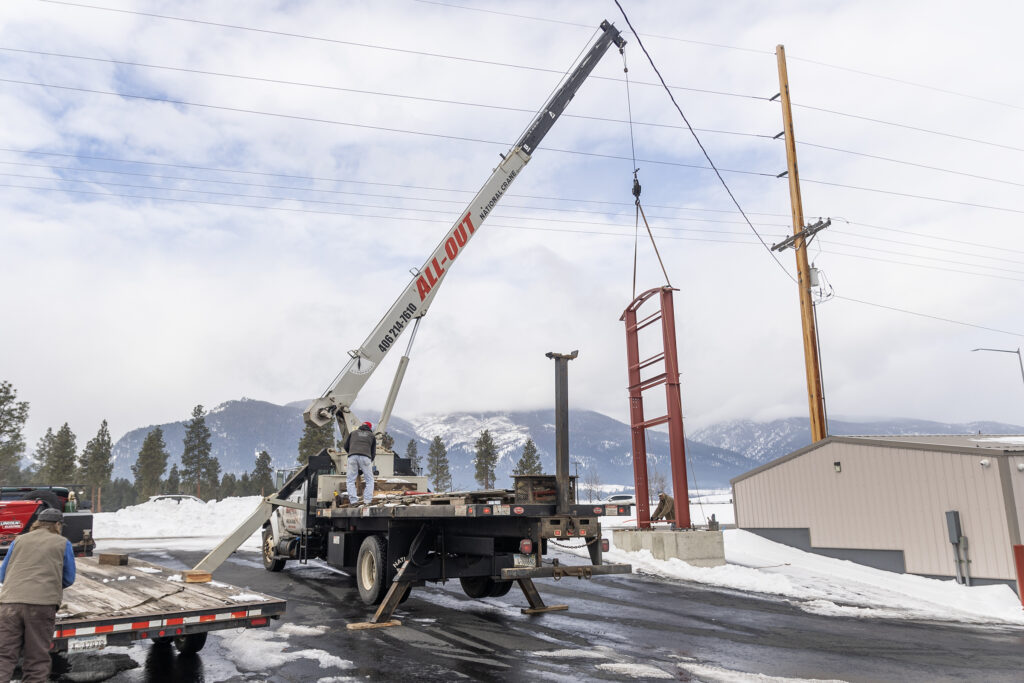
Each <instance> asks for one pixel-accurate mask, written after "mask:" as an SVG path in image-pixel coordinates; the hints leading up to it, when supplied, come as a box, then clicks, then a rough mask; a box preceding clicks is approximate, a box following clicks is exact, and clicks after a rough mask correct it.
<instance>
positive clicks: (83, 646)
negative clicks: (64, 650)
mask: <svg viewBox="0 0 1024 683" xmlns="http://www.w3.org/2000/svg"><path fill="white" fill-rule="evenodd" d="M106 646H107V637H106V636H84V637H82V638H68V652H84V651H86V650H102V649H103V648H104V647H106Z"/></svg>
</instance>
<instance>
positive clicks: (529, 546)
mask: <svg viewBox="0 0 1024 683" xmlns="http://www.w3.org/2000/svg"><path fill="white" fill-rule="evenodd" d="M519 552H520V553H522V554H523V555H531V554H533V541H531V540H530V539H528V538H524V539H523V540H521V541H519Z"/></svg>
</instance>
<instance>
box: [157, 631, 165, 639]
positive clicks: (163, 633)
mask: <svg viewBox="0 0 1024 683" xmlns="http://www.w3.org/2000/svg"><path fill="white" fill-rule="evenodd" d="M157 635H158V636H160V637H161V638H163V637H164V636H165V635H167V632H166V631H158V632H157Z"/></svg>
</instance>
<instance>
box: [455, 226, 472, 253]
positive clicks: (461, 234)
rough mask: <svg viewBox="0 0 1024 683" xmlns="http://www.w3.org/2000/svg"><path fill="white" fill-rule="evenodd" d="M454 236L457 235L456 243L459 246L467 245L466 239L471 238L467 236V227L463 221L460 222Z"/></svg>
mask: <svg viewBox="0 0 1024 683" xmlns="http://www.w3.org/2000/svg"><path fill="white" fill-rule="evenodd" d="M453 236H454V237H455V243H456V244H457V245H458V246H459V248H462V247H464V246H466V240H467V239H469V238H468V237H466V228H464V227H463V224H462V223H459V227H457V228H456V229H455V232H454V233H453Z"/></svg>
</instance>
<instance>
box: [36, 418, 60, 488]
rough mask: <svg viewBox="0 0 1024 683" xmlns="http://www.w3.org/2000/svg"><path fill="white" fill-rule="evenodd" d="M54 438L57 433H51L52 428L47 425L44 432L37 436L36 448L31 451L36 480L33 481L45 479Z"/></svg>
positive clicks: (55, 438)
mask: <svg viewBox="0 0 1024 683" xmlns="http://www.w3.org/2000/svg"><path fill="white" fill-rule="evenodd" d="M56 440H57V435H56V434H54V433H53V428H52V427H47V428H46V433H45V434H43V435H42V436H41V437H39V441H38V442H36V448H35V451H33V453H32V457H33V459H34V460H35V476H36V478H37V479H38V481H35V482H33V483H40V482H43V481H45V480H46V476H47V474H46V466H47V463H49V462H50V459H51V458H52V457H53V444H54V442H55V441H56Z"/></svg>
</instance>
